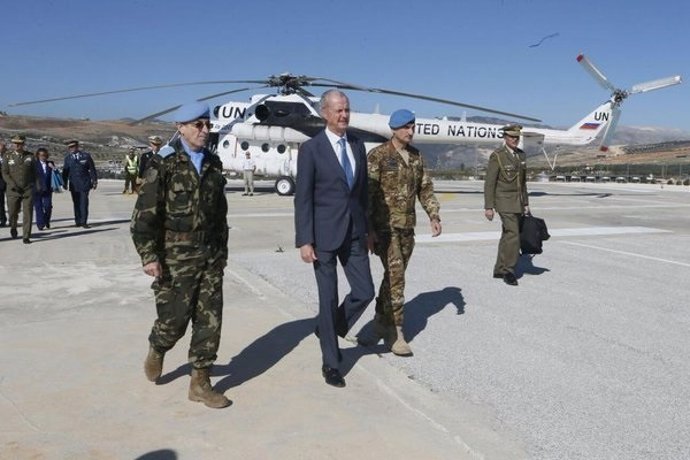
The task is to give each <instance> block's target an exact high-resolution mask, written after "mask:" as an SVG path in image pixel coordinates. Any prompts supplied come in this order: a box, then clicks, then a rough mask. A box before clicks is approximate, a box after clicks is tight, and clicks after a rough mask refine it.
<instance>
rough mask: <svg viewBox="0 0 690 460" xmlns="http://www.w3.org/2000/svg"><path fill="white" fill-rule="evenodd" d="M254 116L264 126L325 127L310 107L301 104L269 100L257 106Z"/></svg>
mask: <svg viewBox="0 0 690 460" xmlns="http://www.w3.org/2000/svg"><path fill="white" fill-rule="evenodd" d="M254 116H255V117H256V118H257V119H258V120H259V122H260V123H261V124H262V125H272V126H287V127H290V126H294V127H299V128H304V127H306V126H311V125H321V126H323V120H322V119H321V118H320V117H315V116H314V115H313V113H312V111H311V110H310V109H309V107H307V106H306V105H305V104H303V103H300V102H289V101H271V100H268V101H265V102H264V103H262V104H259V105H257V106H256V108H255V109H254Z"/></svg>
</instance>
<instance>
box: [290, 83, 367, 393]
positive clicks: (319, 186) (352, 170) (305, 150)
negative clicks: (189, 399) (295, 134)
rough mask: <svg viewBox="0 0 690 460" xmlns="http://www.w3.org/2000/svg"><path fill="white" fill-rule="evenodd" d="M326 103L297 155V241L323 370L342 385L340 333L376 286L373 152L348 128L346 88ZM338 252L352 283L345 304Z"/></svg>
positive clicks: (329, 96)
mask: <svg viewBox="0 0 690 460" xmlns="http://www.w3.org/2000/svg"><path fill="white" fill-rule="evenodd" d="M320 105H321V116H322V117H323V118H324V119H325V120H326V129H325V130H324V131H321V132H320V133H319V134H317V135H316V136H314V137H313V138H312V139H310V140H308V141H307V142H305V143H304V144H302V146H301V147H300V149H299V153H298V157H297V185H296V189H295V232H296V238H295V244H296V246H297V247H298V248H299V251H300V257H301V258H302V260H303V261H304V262H306V263H311V264H313V266H314V274H315V276H316V284H317V287H318V291H319V314H318V317H317V327H316V335H317V336H318V337H319V341H320V345H321V354H322V359H323V366H322V369H321V370H322V374H323V377H324V378H325V380H326V383H327V384H329V385H333V386H336V387H344V386H345V380H344V379H343V377H342V375H341V374H340V371H339V369H338V368H339V362H340V349H339V347H338V337H337V336H340V337H345V335H346V334H347V332H348V331H349V330H350V328H351V327H352V326H353V325H354V323H355V322H356V321H357V319H359V317H360V315H361V314H362V312H363V311H364V309H365V308H366V307H367V305H368V304H369V303H370V302H371V300H372V299H373V298H374V294H375V292H374V283H373V281H372V279H371V271H370V269H369V255H368V250H367V231H368V223H367V201H368V195H367V158H366V151H365V148H364V144H363V143H362V141H360V140H359V139H357V138H356V137H355V136H353V135H351V134H347V133H346V130H347V127H348V125H349V123H350V102H349V100H348V98H347V96H346V95H345V94H344V93H342V92H341V91H338V90H329V91H326V92H325V93H324V94H323V96H321V103H320ZM338 260H339V261H340V264H341V265H342V267H343V270H344V272H345V276H346V277H347V281H348V283H349V284H350V289H351V291H350V293H349V294H348V295H346V296H345V298H344V299H343V301H342V303H340V305H338V277H337V271H336V268H337V261H338ZM336 334H337V335H336Z"/></svg>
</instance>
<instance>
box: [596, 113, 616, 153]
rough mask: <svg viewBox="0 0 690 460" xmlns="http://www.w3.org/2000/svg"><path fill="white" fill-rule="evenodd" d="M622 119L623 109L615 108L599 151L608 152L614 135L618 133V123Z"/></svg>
mask: <svg viewBox="0 0 690 460" xmlns="http://www.w3.org/2000/svg"><path fill="white" fill-rule="evenodd" d="M620 118H621V109H619V108H618V107H614V108H613V110H612V111H611V121H609V124H608V126H607V127H606V131H604V136H603V137H602V138H601V143H600V144H599V150H601V151H602V152H606V151H608V149H609V143H610V142H611V139H613V133H614V132H615V131H616V127H617V126H618V122H619V121H620Z"/></svg>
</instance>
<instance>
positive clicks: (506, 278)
mask: <svg viewBox="0 0 690 460" xmlns="http://www.w3.org/2000/svg"><path fill="white" fill-rule="evenodd" d="M503 282H504V283H506V284H508V285H510V286H517V285H518V282H517V278H515V275H513V274H512V273H506V274H505V275H503Z"/></svg>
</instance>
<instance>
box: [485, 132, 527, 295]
mask: <svg viewBox="0 0 690 460" xmlns="http://www.w3.org/2000/svg"><path fill="white" fill-rule="evenodd" d="M502 131H503V141H504V144H503V145H502V146H501V147H499V148H498V149H496V150H495V151H494V152H493V153H492V154H491V156H490V157H489V164H488V166H487V168H486V177H485V179H484V216H485V217H486V218H487V219H488V220H490V221H491V220H493V218H494V209H495V210H496V212H498V214H499V215H500V216H501V224H502V226H501V240H500V241H499V243H498V255H497V257H496V264H495V265H494V275H493V276H494V278H500V279H503V282H504V283H506V284H508V285H509V286H517V284H518V282H517V278H516V276H515V266H516V265H517V262H518V258H519V257H520V219H521V217H522V215H523V214H529V201H528V200H529V199H528V195H527V165H526V157H525V152H523V151H522V150H520V149H519V148H518V144H519V143H520V135H521V134H522V126H520V125H517V124H512V125H508V126H505V127H503V128H502Z"/></svg>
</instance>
